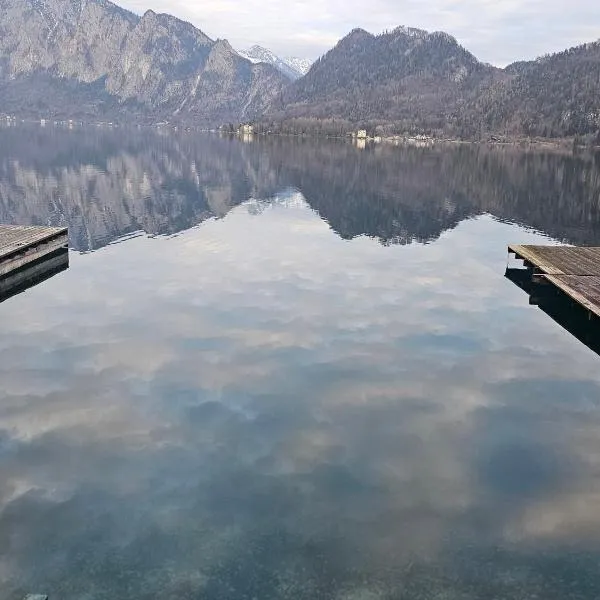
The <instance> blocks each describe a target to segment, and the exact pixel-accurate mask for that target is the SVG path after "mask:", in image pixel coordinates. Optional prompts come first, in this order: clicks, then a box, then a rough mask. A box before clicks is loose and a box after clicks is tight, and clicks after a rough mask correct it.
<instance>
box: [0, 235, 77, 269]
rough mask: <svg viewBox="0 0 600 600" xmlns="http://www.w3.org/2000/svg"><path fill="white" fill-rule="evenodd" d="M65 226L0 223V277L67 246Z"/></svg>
mask: <svg viewBox="0 0 600 600" xmlns="http://www.w3.org/2000/svg"><path fill="white" fill-rule="evenodd" d="M68 243H69V235H68V230H67V229H66V228H65V227H60V228H59V227H21V226H18V225H0V278H1V277H6V276H7V275H10V274H11V273H14V272H15V271H18V270H19V269H22V268H25V267H28V266H31V265H32V264H34V263H36V262H37V261H39V260H41V259H43V258H44V257H47V256H49V255H51V254H53V253H55V252H58V251H59V250H61V249H64V248H66V247H67V246H68Z"/></svg>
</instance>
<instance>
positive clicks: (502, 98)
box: [476, 42, 600, 137]
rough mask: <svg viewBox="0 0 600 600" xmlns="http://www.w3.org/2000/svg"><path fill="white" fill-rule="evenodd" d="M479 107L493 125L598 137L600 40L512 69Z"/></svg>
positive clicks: (520, 130) (512, 129)
mask: <svg viewBox="0 0 600 600" xmlns="http://www.w3.org/2000/svg"><path fill="white" fill-rule="evenodd" d="M506 74H507V78H506V79H505V80H504V81H499V82H497V83H496V84H495V85H493V86H491V87H490V88H489V89H487V90H485V92H484V93H483V95H482V97H481V98H479V99H478V106H477V107H476V108H477V112H478V113H479V114H481V117H482V119H484V120H485V123H486V127H487V129H489V130H492V131H494V130H496V131H504V132H506V133H508V134H514V133H523V134H525V135H534V136H543V137H563V136H573V135H594V136H598V132H599V130H600V103H599V102H598V97H599V96H600V43H599V42H595V43H591V44H584V45H582V46H578V47H575V48H571V49H569V50H566V51H564V52H560V53H558V54H553V55H548V56H544V57H542V58H540V59H538V60H536V61H531V62H519V63H515V64H513V65H509V66H508V67H507V68H506Z"/></svg>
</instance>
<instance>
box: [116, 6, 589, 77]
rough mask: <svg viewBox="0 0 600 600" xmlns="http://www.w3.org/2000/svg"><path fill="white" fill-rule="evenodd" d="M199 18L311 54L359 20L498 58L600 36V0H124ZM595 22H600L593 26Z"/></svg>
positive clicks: (210, 29)
mask: <svg viewBox="0 0 600 600" xmlns="http://www.w3.org/2000/svg"><path fill="white" fill-rule="evenodd" d="M122 4H123V6H125V7H126V8H129V9H131V10H134V11H136V12H138V13H143V12H144V11H145V10H146V9H148V8H152V9H154V10H156V11H161V12H168V13H171V14H174V15H176V16H179V17H181V18H183V19H186V20H189V21H191V22H193V23H194V24H195V25H196V26H198V27H199V28H200V29H202V30H203V31H205V32H206V33H207V34H208V35H210V36H211V37H213V38H217V37H218V38H228V39H229V40H230V41H231V42H232V43H233V44H234V45H235V46H238V47H246V46H248V45H251V44H254V43H258V44H261V45H265V46H267V47H270V48H271V49H272V50H274V51H275V52H278V53H279V54H282V55H299V56H305V57H308V58H311V59H315V58H317V57H318V56H319V55H321V54H323V53H324V52H326V51H327V50H328V49H330V48H331V47H332V46H333V45H334V43H335V42H336V41H337V40H338V39H340V38H341V37H343V36H344V35H346V34H347V33H348V32H349V31H350V30H351V29H353V28H354V27H362V28H364V29H367V30H369V31H372V32H373V33H379V32H381V31H383V30H385V29H393V28H394V27H396V26H398V25H410V26H413V27H421V28H424V29H427V30H443V31H447V32H448V33H451V34H452V35H454V36H456V37H457V38H458V40H459V41H460V42H461V43H463V44H464V45H466V46H467V48H468V49H469V50H471V51H472V52H473V53H474V54H475V55H477V56H478V57H479V58H480V59H481V60H483V61H486V62H491V63H494V64H498V65H504V64H507V63H509V62H513V61H516V60H523V59H532V58H535V57H537V56H539V55H541V54H544V53H547V52H554V51H560V50H562V49H564V48H566V47H569V46H572V45H577V44H580V43H583V42H588V41H593V40H595V39H597V38H598V37H600V5H599V4H598V3H596V2H590V0H573V1H572V2H570V4H569V9H568V11H565V6H564V2H563V0H506V1H504V2H498V1H497V0H431V2H427V3H424V2H420V1H417V0H372V1H371V2H364V0H344V1H342V0H324V1H321V0H290V1H289V2H280V1H279V0H219V1H208V2H198V3H194V2H189V1H185V0H175V1H171V0H170V1H168V2H167V1H166V0H123V1H122ZM590 24H594V25H590Z"/></svg>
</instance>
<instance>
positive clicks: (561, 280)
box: [544, 275, 600, 317]
mask: <svg viewBox="0 0 600 600" xmlns="http://www.w3.org/2000/svg"><path fill="white" fill-rule="evenodd" d="M544 277H545V278H546V280H547V281H549V282H550V283H552V284H554V285H555V286H556V287H557V288H558V289H559V290H561V291H563V292H564V293H565V294H567V295H568V296H569V297H570V298H572V299H573V300H575V302H577V303H579V304H581V305H582V306H583V307H584V308H586V309H587V310H589V311H590V312H591V313H593V314H595V315H596V316H597V317H600V277H599V276H596V275H545V276H544Z"/></svg>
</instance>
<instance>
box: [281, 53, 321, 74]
mask: <svg viewBox="0 0 600 600" xmlns="http://www.w3.org/2000/svg"><path fill="white" fill-rule="evenodd" d="M281 60H283V61H284V62H285V63H286V64H287V65H288V66H290V67H291V68H292V69H294V70H295V71H297V72H298V73H300V75H301V76H304V75H306V74H307V73H308V72H309V71H310V68H311V67H312V65H313V61H312V60H309V59H308V58H298V57H297V56H286V57H284V58H282V59H281Z"/></svg>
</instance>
